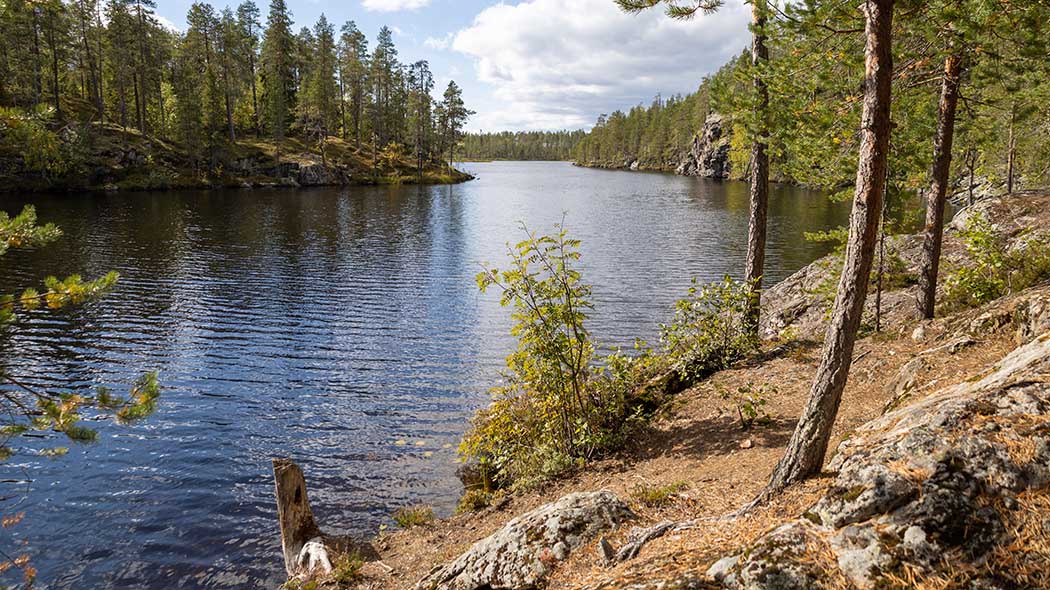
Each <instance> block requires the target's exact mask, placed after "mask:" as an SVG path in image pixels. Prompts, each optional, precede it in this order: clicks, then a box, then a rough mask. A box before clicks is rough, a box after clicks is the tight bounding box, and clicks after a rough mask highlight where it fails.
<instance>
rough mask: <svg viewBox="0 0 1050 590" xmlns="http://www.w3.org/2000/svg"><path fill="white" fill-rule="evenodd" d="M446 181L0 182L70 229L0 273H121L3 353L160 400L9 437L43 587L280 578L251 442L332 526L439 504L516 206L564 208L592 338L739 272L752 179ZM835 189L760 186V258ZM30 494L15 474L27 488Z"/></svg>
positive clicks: (1, 509)
mask: <svg viewBox="0 0 1050 590" xmlns="http://www.w3.org/2000/svg"><path fill="white" fill-rule="evenodd" d="M464 167H465V168H466V169H468V170H470V171H471V172H473V173H475V174H476V175H477V176H478V179H477V180H476V181H473V182H470V183H467V184H463V185H458V186H450V187H444V186H443V187H423V188H419V187H378V188H329V189H316V190H273V191H258V190H257V191H211V192H164V193H133V194H132V193H129V194H98V195H47V196H40V195H37V196H32V197H30V196H24V197H14V196H0V209H3V210H6V211H8V212H9V213H14V212H16V210H18V209H20V208H21V206H22V205H23V204H24V203H27V202H32V203H35V204H36V205H37V210H38V213H39V216H40V218H41V220H45V221H53V222H55V223H57V224H58V225H60V226H61V227H62V229H63V230H64V231H65V235H64V237H63V238H62V239H61V240H60V241H59V242H57V243H55V244H53V245H52V246H50V247H48V248H46V249H43V250H40V251H35V252H10V253H8V254H7V255H6V256H4V257H2V258H0V293H10V292H15V291H18V290H19V289H20V288H24V287H26V286H39V283H40V282H41V281H42V279H43V278H44V277H45V276H47V275H48V274H57V275H62V276H65V275H67V274H70V273H83V274H84V275H85V276H87V277H94V276H97V275H100V274H102V273H104V272H105V271H108V270H117V271H119V272H120V273H121V276H122V278H121V281H120V283H119V285H118V287H117V288H116V290H115V291H114V292H113V293H112V294H111V295H110V296H108V297H107V298H105V299H104V300H102V301H100V302H97V303H94V304H91V305H88V306H86V307H83V308H80V309H76V310H69V311H62V312H60V313H39V314H36V315H33V316H31V317H30V318H29V319H28V320H27V321H25V322H23V323H21V324H19V325H16V326H13V327H12V328H9V329H7V330H6V331H4V332H2V333H0V363H2V366H3V368H4V370H6V371H8V372H9V373H10V374H12V375H14V376H18V377H21V378H22V379H23V380H25V381H27V382H30V383H32V384H35V385H37V386H40V387H50V388H54V389H62V390H69V389H73V390H77V389H82V388H90V387H92V386H94V385H96V384H108V385H111V386H113V388H114V389H115V390H117V391H123V390H126V388H127V386H128V385H129V384H130V383H131V382H132V381H133V380H134V378H135V377H136V376H137V375H138V374H140V373H141V372H144V371H146V370H158V371H159V372H160V377H161V381H162V384H163V386H164V393H163V398H162V401H161V403H160V406H159V409H158V411H157V413H156V415H155V416H153V417H151V418H150V419H149V420H147V421H145V422H143V423H141V424H138V425H135V426H132V427H117V426H113V425H110V424H109V423H107V422H98V423H96V424H97V426H98V428H99V429H100V435H101V436H100V438H99V441H98V442H97V443H96V444H92V445H89V446H75V447H73V448H72V449H71V451H70V453H69V455H67V456H65V457H63V458H60V459H42V458H39V457H37V456H34V454H33V452H34V449H36V448H42V447H44V446H48V443H50V445H51V446H54V445H56V444H62V443H61V439H58V438H54V439H51V440H43V441H39V440H16V441H14V444H15V445H16V447H17V448H19V450H20V451H22V452H21V453H20V454H18V455H16V456H15V457H14V458H13V459H11V460H9V461H8V462H6V463H3V464H0V479H2V480H3V482H4V483H0V495H2V496H3V497H6V498H8V499H7V500H6V501H4V502H3V503H2V504H0V513H2V514H10V513H12V512H18V511H25V513H26V518H25V521H24V522H23V523H22V524H20V525H18V526H17V527H14V528H11V529H7V530H5V531H4V534H5V536H6V537H5V538H0V539H2V540H0V542H2V543H3V545H4V546H3V547H0V549H2V550H3V551H5V552H8V553H12V552H14V551H21V549H20V548H18V547H16V546H15V545H16V544H19V543H21V542H22V541H23V540H28V541H29V545H28V546H27V547H28V551H29V553H30V554H31V555H32V559H33V565H34V566H35V567H37V568H38V570H39V572H40V578H39V579H40V582H42V584H40V586H41V587H44V588H165V589H167V588H275V587H277V586H278V585H279V584H280V583H281V582H283V579H284V578H283V562H282V558H281V555H280V542H279V538H278V531H277V523H276V515H275V507H274V504H273V484H272V479H271V472H270V458H271V457H274V456H288V457H291V458H293V459H295V460H296V461H298V462H299V463H300V464H301V465H302V466H303V468H304V470H305V471H306V474H307V479H308V483H309V486H310V494H311V499H312V503H313V505H314V509H315V512H316V513H317V515H318V517H319V521H320V523H321V524H322V526H323V527H324V528H326V529H328V530H330V531H331V532H334V533H342V532H351V533H356V534H360V535H368V534H371V533H374V532H375V531H376V530H377V528H378V527H379V525H381V524H383V523H387V522H389V514H390V513H391V511H392V510H393V509H395V508H397V507H398V506H403V505H407V504H414V503H428V504H432V505H434V506H435V507H437V509H438V512H439V514H447V513H448V512H450V511H451V510H452V508H453V507H454V505H455V502H456V499H457V496H458V493H459V491H460V485H459V482H458V481H457V479H456V477H455V468H456V463H455V448H454V447H455V444H456V443H457V441H458V439H459V437H460V435H461V434H462V433H463V430H464V428H465V425H466V423H467V420H468V418H469V416H470V415H471V413H472V412H473V411H474V410H475V409H476V408H477V407H478V406H479V405H481V404H484V403H485V402H486V400H487V394H486V391H487V389H488V388H489V387H490V386H492V385H493V384H494V383H496V382H497V380H498V377H499V372H500V369H501V366H502V358H503V357H504V356H505V355H506V354H507V353H508V352H509V351H510V350H511V349H512V347H513V345H514V343H513V341H512V340H511V339H510V338H509V337H508V336H507V329H508V327H509V325H510V322H509V319H508V318H507V312H506V310H504V309H501V308H500V307H499V305H498V302H497V301H496V297H495V295H485V296H481V295H479V294H478V292H477V290H476V288H475V285H474V279H473V277H474V275H475V274H476V272H477V271H478V270H479V267H478V263H479V262H482V261H484V262H489V263H495V264H497V265H499V264H502V263H504V261H505V253H506V245H505V244H506V243H507V242H508V241H509V242H512V243H513V242H517V241H519V239H520V238H521V237H522V235H523V234H522V232H521V230H520V229H519V224H520V223H522V222H524V223H526V224H527V225H528V227H529V228H531V229H535V230H540V231H545V230H551V229H552V227H553V224H555V223H558V222H560V221H561V220H562V219H563V217H564V220H565V224H566V225H567V227H568V228H569V231H570V232H571V235H572V236H574V237H577V238H580V239H582V240H583V247H582V252H583V260H582V264H583V267H584V272H585V278H586V279H587V280H589V281H590V282H591V283H593V284H594V301H595V305H596V310H595V313H594V316H593V318H592V320H591V324H590V327H591V329H592V331H593V332H594V334H595V335H596V336H597V337H598V338H599V339H600V340H601V342H602V343H604V344H606V345H610V346H612V345H622V346H630V345H631V344H632V343H633V341H634V338H635V337H644V338H647V339H654V338H655V337H656V335H657V324H658V323H659V322H661V321H665V320H666V319H667V318H668V317H669V316H670V314H671V310H672V305H673V303H674V301H675V299H676V298H678V297H679V296H681V295H682V294H683V293H684V292H685V290H686V289H687V288H688V286H689V282H690V278H691V277H692V276H698V277H701V278H702V279H705V280H717V279H719V278H721V276H722V275H724V274H726V273H729V274H732V275H734V276H739V274H740V271H741V269H742V268H743V265H744V256H745V250H746V234H747V215H748V197H747V186H746V185H745V184H740V183H722V182H716V181H709V180H701V179H696V178H683V177H677V176H672V175H664V174H646V173H628V172H613V171H602V170H589V169H582V168H575V167H572V166H570V165H569V164H565V163H487V164H466V165H464ZM847 213H848V206H847V205H843V204H832V203H829V202H828V200H827V199H826V198H824V197H823V196H821V195H819V194H815V193H811V192H807V191H804V190H801V189H797V188H790V187H777V188H775V189H774V192H773V198H772V201H771V205H770V223H771V227H770V232H769V253H768V257H767V265H768V268H767V270H768V276H769V278H770V280H771V281H776V280H779V279H781V278H783V277H785V276H787V275H788V274H790V273H792V272H793V271H795V270H796V269H798V268H799V267H801V266H803V265H804V264H806V263H808V262H810V261H811V260H813V259H814V258H815V257H817V256H819V255H822V254H823V253H824V251H825V249H824V247H823V246H820V245H814V244H811V243H807V242H805V241H804V240H803V238H802V233H803V232H805V231H814V230H820V229H826V228H830V227H834V226H836V225H840V224H842V223H843V222H844V220H845V219H846V215H847ZM27 489H28V490H29V492H28V496H26V497H24V498H23V496H24V495H25V492H26V490H27Z"/></svg>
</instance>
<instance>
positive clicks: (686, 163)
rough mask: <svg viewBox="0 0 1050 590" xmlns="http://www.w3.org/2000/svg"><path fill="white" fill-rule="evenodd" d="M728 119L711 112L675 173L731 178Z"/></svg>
mask: <svg viewBox="0 0 1050 590" xmlns="http://www.w3.org/2000/svg"><path fill="white" fill-rule="evenodd" d="M727 125H728V124H727V121H725V118H724V117H723V116H722V115H720V114H718V113H711V114H710V115H708V116H707V119H706V120H705V121H704V128H703V129H701V130H700V132H699V133H697V134H696V137H694V138H693V145H692V147H690V148H689V151H688V152H687V153H686V154H685V157H683V158H682V162H681V163H680V164H679V165H678V168H677V169H676V170H675V173H677V174H681V175H684V176H700V177H703V178H729V172H730V163H729V140H730V134H729V129H728V128H727Z"/></svg>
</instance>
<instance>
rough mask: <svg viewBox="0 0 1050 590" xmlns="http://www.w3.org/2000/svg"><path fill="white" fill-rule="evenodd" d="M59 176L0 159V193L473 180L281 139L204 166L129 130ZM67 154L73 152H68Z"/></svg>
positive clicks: (433, 166) (102, 140)
mask: <svg viewBox="0 0 1050 590" xmlns="http://www.w3.org/2000/svg"><path fill="white" fill-rule="evenodd" d="M83 141H84V142H85V143H84V145H82V146H80V147H79V148H78V149H77V150H75V151H76V152H77V155H76V156H75V157H71V161H70V162H68V163H67V166H66V167H65V168H64V169H62V170H57V171H50V172H40V171H30V170H29V169H28V168H27V167H26V166H25V163H24V162H23V161H22V160H21V159H20V158H19V157H17V155H7V156H5V155H4V154H0V192H4V191H10V190H18V191H22V192H24V191H31V192H35V191H121V190H132V191H134V190H166V189H212V188H278V187H288V188H295V187H307V186H358V185H377V184H456V183H460V182H465V181H468V180H471V179H472V178H473V176H471V175H470V174H467V173H465V172H462V171H460V170H456V169H454V168H452V169H450V168H449V167H448V166H445V165H443V164H441V163H433V162H431V163H427V164H426V165H425V166H424V168H423V170H422V171H420V170H418V169H417V167H416V163H415V162H414V161H412V160H413V158H412V157H410V156H408V155H404V154H394V155H391V154H385V155H383V154H381V155H380V156H379V159H378V161H373V159H372V154H371V151H370V148H369V147H368V146H362V149H357V147H356V146H354V145H352V144H351V143H348V142H344V141H343V140H341V139H339V138H336V137H330V138H328V140H327V141H326V142H325V145H324V154H322V153H321V151H320V150H321V146H320V144H318V143H317V142H315V141H309V142H308V141H304V140H302V139H300V138H287V139H286V140H285V141H284V142H283V143H282V145H281V149H280V152H279V154H278V150H277V147H276V146H275V145H274V144H272V143H270V142H268V141H265V140H259V139H251V138H247V139H241V140H238V141H236V142H232V143H230V144H229V145H227V146H226V147H224V148H223V149H222V150H221V151H219V152H217V153H215V154H213V155H212V156H211V157H210V158H208V159H202V160H195V159H194V158H191V157H190V156H189V155H188V154H187V153H186V152H185V150H184V149H182V147H181V146H179V145H178V144H175V143H172V142H170V141H167V140H163V139H160V138H156V137H151V136H144V135H141V134H139V133H138V132H136V131H134V130H128V131H124V130H121V129H119V128H116V127H113V126H104V127H99V128H97V129H95V130H94V132H93V134H92V135H91V137H90V139H89V140H83ZM66 151H73V150H72V148H70V149H69V150H66Z"/></svg>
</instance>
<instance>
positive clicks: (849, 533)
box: [708, 333, 1050, 590]
mask: <svg viewBox="0 0 1050 590" xmlns="http://www.w3.org/2000/svg"><path fill="white" fill-rule="evenodd" d="M829 469H830V470H832V471H835V472H837V476H836V478H835V480H834V483H833V485H832V486H831V487H830V488H829V489H828V490H827V492H826V493H825V495H824V496H823V497H822V498H821V499H820V500H819V501H818V502H817V503H816V504H815V505H814V506H813V507H812V508H811V509H810V510H809V511H807V512H806V513H805V514H804V515H803V516H802V517H801V518H799V520H798V521H796V522H793V523H789V524H786V525H784V526H781V527H779V528H777V529H776V530H774V531H772V532H770V533H767V534H765V535H763V536H761V537H759V539H757V540H756V541H755V542H753V543H752V544H750V545H749V546H748V547H747V548H746V549H745V550H744V551H743V552H742V553H741V554H740V555H737V556H733V557H728V558H725V559H722V560H720V561H718V562H717V563H715V565H714V566H712V567H711V569H710V570H708V575H709V576H711V577H713V578H714V579H715V580H716V581H718V582H720V583H721V584H722V585H723V586H724V587H726V588H733V589H746V590H773V589H776V590H785V589H794V588H797V589H803V588H807V589H822V588H828V589H830V588H858V589H867V588H883V587H901V588H905V587H913V586H912V585H910V582H908V581H909V580H917V579H918V580H934V579H936V580H940V581H943V582H945V583H946V585H944V586H938V587H949V586H950V587H968V588H988V589H993V588H1003V589H1005V588H1035V587H1042V588H1045V587H1047V586H1046V584H1048V583H1050V545H1048V541H1050V522H1044V521H1042V520H1041V518H1042V517H1041V516H1038V512H1035V511H1031V510H1028V509H1027V508H1026V506H1029V505H1030V504H1032V503H1037V504H1041V505H1044V504H1046V503H1047V502H1048V501H1050V334H1045V333H1044V334H1043V335H1042V336H1039V337H1037V338H1036V339H1035V340H1033V341H1032V342H1031V343H1029V344H1027V345H1025V346H1023V347H1021V348H1018V349H1017V350H1015V351H1014V352H1012V353H1011V354H1009V355H1007V356H1006V357H1005V358H1004V359H1003V360H1002V361H1000V362H999V363H998V364H997V365H996V366H995V367H994V368H993V369H992V370H991V371H990V372H989V373H988V374H986V375H984V376H983V377H979V378H977V379H974V380H971V381H969V382H964V383H961V384H959V385H957V386H954V387H950V388H948V389H945V390H942V391H940V392H938V393H936V394H934V395H932V396H930V397H928V398H926V399H924V400H922V401H920V402H918V403H916V404H914V405H911V406H907V407H904V408H901V409H899V410H896V411H893V412H891V413H889V414H886V415H885V416H883V417H881V418H879V419H877V420H875V421H873V422H870V423H869V424H867V425H866V426H864V427H862V428H861V429H859V430H858V431H857V432H856V433H855V434H854V436H852V437H851V438H849V439H848V440H846V441H844V442H843V443H842V444H841V445H840V447H839V450H838V453H837V455H836V456H835V458H834V459H833V460H832V462H831V463H830V465H829ZM1044 514H1045V513H1044ZM1033 518H1034V520H1033Z"/></svg>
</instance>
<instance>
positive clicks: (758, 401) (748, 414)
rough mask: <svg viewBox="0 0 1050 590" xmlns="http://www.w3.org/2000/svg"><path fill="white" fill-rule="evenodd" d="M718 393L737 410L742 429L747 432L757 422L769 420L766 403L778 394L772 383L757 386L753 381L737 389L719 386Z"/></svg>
mask: <svg viewBox="0 0 1050 590" xmlns="http://www.w3.org/2000/svg"><path fill="white" fill-rule="evenodd" d="M718 394H719V397H721V398H722V400H723V401H726V402H729V404H730V405H732V407H733V409H734V410H736V414H737V417H739V418H740V429H741V430H743V431H745V432H747V431H748V430H751V427H752V426H754V425H755V422H759V423H765V422H768V421H769V414H767V413H766V404H768V403H769V398H770V396H773V395H776V394H777V388H776V387H774V386H772V385H759V386H757V387H756V386H755V385H754V384H753V383H748V384H747V385H743V386H741V387H738V388H736V389H735V390H728V389H723V388H719V389H718Z"/></svg>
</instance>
